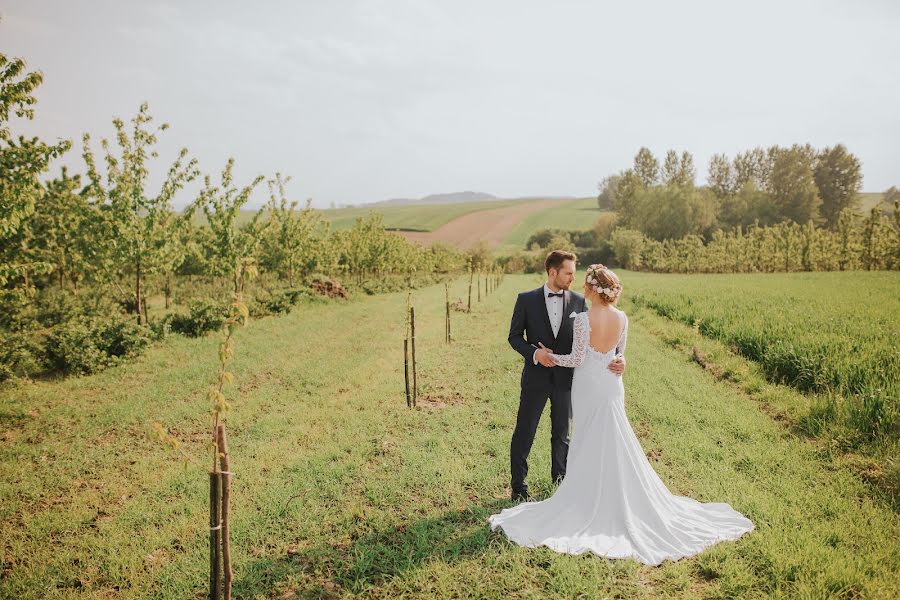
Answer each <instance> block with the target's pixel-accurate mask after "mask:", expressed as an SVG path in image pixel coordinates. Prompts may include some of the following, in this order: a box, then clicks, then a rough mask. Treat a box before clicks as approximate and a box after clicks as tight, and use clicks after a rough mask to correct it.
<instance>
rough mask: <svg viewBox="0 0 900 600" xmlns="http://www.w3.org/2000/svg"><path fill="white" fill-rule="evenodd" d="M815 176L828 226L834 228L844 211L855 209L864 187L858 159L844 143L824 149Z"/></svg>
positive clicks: (823, 214)
mask: <svg viewBox="0 0 900 600" xmlns="http://www.w3.org/2000/svg"><path fill="white" fill-rule="evenodd" d="M813 177H814V179H815V182H816V187H817V188H818V189H819V196H820V197H821V198H822V207H821V210H822V217H823V218H824V220H825V226H826V227H828V228H829V229H833V228H834V227H835V226H836V225H837V220H838V215H840V214H841V211H842V210H844V209H845V208H848V207H849V208H856V207H857V205H858V204H859V190H860V187H861V186H862V171H861V167H860V162H859V159H858V158H857V157H856V156H854V155H853V154H851V153H850V152H848V151H847V149H846V148H845V147H844V145H843V144H838V145H837V146H833V147H831V148H825V149H824V150H822V151H821V152H820V153H819V155H818V158H817V160H816V166H815V170H814V173H813Z"/></svg>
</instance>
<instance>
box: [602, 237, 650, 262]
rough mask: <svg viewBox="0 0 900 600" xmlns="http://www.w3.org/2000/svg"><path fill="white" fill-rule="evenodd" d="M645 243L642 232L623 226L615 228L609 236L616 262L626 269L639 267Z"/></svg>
mask: <svg viewBox="0 0 900 600" xmlns="http://www.w3.org/2000/svg"><path fill="white" fill-rule="evenodd" d="M645 244H646V239H645V238H644V234H643V233H641V232H640V231H635V230H633V229H626V228H624V227H619V228H617V229H616V230H615V231H613V232H612V235H611V236H610V238H609V246H610V248H611V249H612V253H613V256H614V257H615V259H616V262H617V263H618V264H619V265H622V266H623V267H625V268H626V269H639V268H641V266H642V257H643V253H644V246H645Z"/></svg>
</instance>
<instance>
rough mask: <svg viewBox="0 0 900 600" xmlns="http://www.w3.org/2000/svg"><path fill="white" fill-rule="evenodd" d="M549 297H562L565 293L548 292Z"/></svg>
mask: <svg viewBox="0 0 900 600" xmlns="http://www.w3.org/2000/svg"><path fill="white" fill-rule="evenodd" d="M547 297H548V298H562V297H563V293H562V292H560V293H558V294H554V293H553V292H547Z"/></svg>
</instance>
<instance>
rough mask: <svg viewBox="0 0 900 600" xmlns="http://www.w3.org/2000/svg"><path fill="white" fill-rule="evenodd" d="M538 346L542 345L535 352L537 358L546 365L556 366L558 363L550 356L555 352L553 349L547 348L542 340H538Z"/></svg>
mask: <svg viewBox="0 0 900 600" xmlns="http://www.w3.org/2000/svg"><path fill="white" fill-rule="evenodd" d="M538 346H540V348H539V349H538V350H537V352H536V353H535V358H537V361H538V362H539V363H541V364H542V365H544V366H545V367H555V366H556V363H555V362H553V359H552V358H551V357H550V354H552V353H553V350H551V349H549V348H547V347H546V346H544V344H542V343H540V342H538Z"/></svg>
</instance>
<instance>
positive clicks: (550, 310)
mask: <svg viewBox="0 0 900 600" xmlns="http://www.w3.org/2000/svg"><path fill="white" fill-rule="evenodd" d="M560 292H562V293H563V294H565V293H566V292H565V290H560ZM551 293H557V292H554V291H553V290H551V289H550V288H549V287H547V284H546V283H545V284H544V302H545V303H546V305H547V316H549V317H550V326H551V327H552V328H553V337H556V336H557V335H559V327H560V325H562V319H563V314H562V313H563V300H564V298H562V297H559V296H552V297H551V296H550V295H549V294H551ZM531 360H532V361H533V362H534V364H537V350H535V351H534V354H532V355H531Z"/></svg>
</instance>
